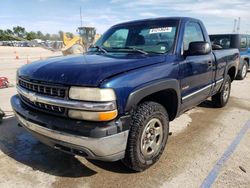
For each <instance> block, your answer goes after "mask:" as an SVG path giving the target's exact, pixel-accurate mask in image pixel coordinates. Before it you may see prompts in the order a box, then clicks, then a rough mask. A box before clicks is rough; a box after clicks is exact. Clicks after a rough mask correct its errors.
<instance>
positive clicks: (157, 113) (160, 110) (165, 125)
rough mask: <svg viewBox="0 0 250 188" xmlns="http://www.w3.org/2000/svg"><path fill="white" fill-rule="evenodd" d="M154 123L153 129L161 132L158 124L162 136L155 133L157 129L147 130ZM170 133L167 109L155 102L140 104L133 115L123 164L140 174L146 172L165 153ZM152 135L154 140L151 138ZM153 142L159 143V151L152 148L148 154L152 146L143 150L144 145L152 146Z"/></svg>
mask: <svg viewBox="0 0 250 188" xmlns="http://www.w3.org/2000/svg"><path fill="white" fill-rule="evenodd" d="M154 121H155V122H156V123H155V125H153V127H154V128H156V129H157V130H159V129H158V127H157V126H158V125H157V123H158V124H159V127H160V128H161V130H162V132H161V133H162V134H161V136H159V137H158V135H157V133H156V131H155V130H156V129H154V128H153V130H151V129H149V130H148V129H146V127H149V126H150V124H149V123H150V122H151V124H152V123H154ZM150 127H152V126H150ZM151 131H152V132H153V133H152V132H151ZM157 132H158V131H157ZM168 132H169V118H168V113H167V111H166V110H165V108H164V107H163V106H162V105H160V104H158V103H155V102H144V103H142V104H140V105H139V106H138V108H137V110H136V111H135V112H134V113H133V114H132V121H131V127H130V132H129V137H128V143H127V149H126V153H125V158H124V159H123V160H122V161H123V163H124V164H125V165H126V166H127V167H129V168H130V169H132V170H134V171H139V172H141V171H144V170H146V169H147V168H149V167H150V166H152V165H153V164H154V163H156V162H157V161H158V160H159V158H160V156H161V154H162V152H163V151H164V148H165V145H166V142H167V139H168ZM154 133H155V134H154ZM151 134H152V135H153V137H154V138H151V136H152V135H151ZM143 135H145V137H143ZM149 135H151V136H149ZM148 136H149V138H148ZM142 137H143V138H142ZM157 137H158V138H157ZM151 139H152V140H151ZM153 142H155V143H157V142H159V143H157V144H154V145H157V149H155V150H154V149H152V148H151V152H150V151H149V152H148V149H149V148H150V146H149V147H148V148H147V149H145V147H144V149H143V146H144V144H145V145H147V144H148V145H150V143H153ZM152 145H153V144H152ZM146 147H147V146H146ZM143 151H144V153H145V152H148V153H147V155H144V154H143Z"/></svg>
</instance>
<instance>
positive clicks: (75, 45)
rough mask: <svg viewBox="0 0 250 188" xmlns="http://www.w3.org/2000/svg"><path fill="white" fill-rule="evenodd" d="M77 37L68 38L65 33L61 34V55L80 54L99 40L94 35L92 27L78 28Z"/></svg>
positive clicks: (96, 35) (94, 30)
mask: <svg viewBox="0 0 250 188" xmlns="http://www.w3.org/2000/svg"><path fill="white" fill-rule="evenodd" d="M77 32H78V34H79V36H75V35H74V36H73V37H68V36H67V34H66V33H62V36H61V37H62V41H63V44H64V47H63V48H62V53H63V55H72V54H81V53H84V52H86V51H87V49H88V48H89V46H90V45H92V44H93V43H94V42H95V41H96V40H98V39H99V38H100V35H98V34H96V29H95V28H94V27H78V29H77Z"/></svg>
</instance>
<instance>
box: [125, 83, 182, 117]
mask: <svg viewBox="0 0 250 188" xmlns="http://www.w3.org/2000/svg"><path fill="white" fill-rule="evenodd" d="M180 97H181V96H180V90H179V81H178V80H174V79H173V80H166V81H158V82H156V83H151V84H148V85H146V86H144V87H140V88H138V89H136V90H135V91H134V92H132V93H131V94H130V95H129V98H128V101H127V104H126V108H125V110H126V112H130V111H132V110H134V109H135V108H136V107H137V106H138V105H139V104H140V103H142V102H144V101H154V102H157V103H159V104H161V105H163V106H164V107H165V109H166V110H167V112H168V115H169V119H170V120H173V119H174V118H175V117H176V116H177V115H178V113H179V109H180Z"/></svg>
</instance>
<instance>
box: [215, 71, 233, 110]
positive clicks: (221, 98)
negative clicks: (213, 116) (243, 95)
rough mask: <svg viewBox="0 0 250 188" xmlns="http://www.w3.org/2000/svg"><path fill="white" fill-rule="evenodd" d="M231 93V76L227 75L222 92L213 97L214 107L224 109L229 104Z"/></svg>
mask: <svg viewBox="0 0 250 188" xmlns="http://www.w3.org/2000/svg"><path fill="white" fill-rule="evenodd" d="M230 92H231V78H230V76H229V75H227V76H226V79H225V82H224V83H223V86H222V90H221V91H220V92H219V93H217V94H215V95H214V96H212V101H213V103H214V105H215V106H216V107H218V108H222V107H224V106H225V105H226V104H227V103H228V100H229V97H230ZM226 94H227V96H226Z"/></svg>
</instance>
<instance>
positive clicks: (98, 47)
mask: <svg viewBox="0 0 250 188" xmlns="http://www.w3.org/2000/svg"><path fill="white" fill-rule="evenodd" d="M89 48H96V49H98V50H99V51H102V52H104V53H105V54H106V53H108V52H107V50H105V49H104V48H103V47H101V46H97V45H92V46H90V47H89Z"/></svg>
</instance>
